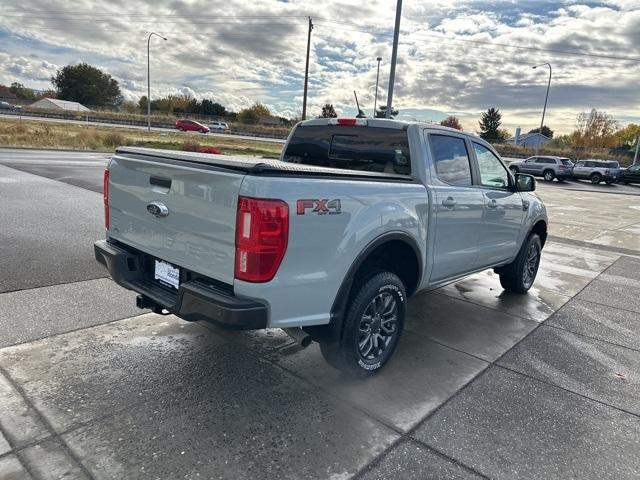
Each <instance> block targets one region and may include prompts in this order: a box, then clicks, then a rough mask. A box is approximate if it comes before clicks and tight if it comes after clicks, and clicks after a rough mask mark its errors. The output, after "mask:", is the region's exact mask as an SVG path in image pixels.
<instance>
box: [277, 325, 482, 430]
mask: <svg viewBox="0 0 640 480" xmlns="http://www.w3.org/2000/svg"><path fill="white" fill-rule="evenodd" d="M277 361H278V364H279V365H281V366H282V367H284V368H286V369H287V370H288V371H290V372H291V373H293V374H294V375H296V376H298V377H301V378H303V379H305V380H306V381H308V382H309V383H312V384H313V385H315V386H317V387H318V388H320V389H321V390H322V391H324V392H326V393H327V394H329V395H331V396H335V397H337V398H340V399H342V400H344V401H346V402H348V403H349V404H350V405H353V406H354V407H356V408H359V409H361V410H363V411H365V412H367V413H368V414H369V415H371V416H373V417H374V418H377V419H379V420H380V421H381V422H384V423H385V424H387V425H390V426H392V427H393V428H395V429H397V430H400V431H403V432H406V431H408V430H409V429H410V428H412V427H413V426H415V425H416V424H417V423H418V422H419V421H420V420H422V419H423V418H424V417H425V416H426V415H428V414H429V413H430V412H432V411H433V410H434V409H435V408H437V407H438V406H440V405H441V404H442V403H443V402H445V401H446V400H447V399H448V398H449V397H451V395H453V394H454V393H455V392H456V391H458V390H459V389H460V388H461V387H462V386H463V385H465V384H466V383H468V382H469V381H471V380H472V379H473V378H474V377H475V376H476V375H477V374H478V373H480V372H481V371H482V370H484V369H485V368H487V366H488V363H487V362H485V361H483V360H480V359H477V358H475V357H472V356H470V355H467V354H465V353H462V352H458V351H456V350H452V349H450V348H448V347H445V346H443V345H440V344H437V343H435V342H432V341H430V340H428V339H426V338H424V337H419V336H417V335H409V334H407V335H404V336H402V337H401V338H400V343H399V344H398V348H397V349H396V351H395V353H394V356H393V358H392V359H391V361H390V362H389V364H388V365H386V366H385V368H384V370H382V371H381V372H379V373H378V374H376V375H374V376H372V377H371V378H367V379H353V378H351V377H347V376H344V375H342V374H340V372H338V371H337V370H334V369H333V368H330V367H327V364H326V362H325V361H324V359H323V358H322V355H321V354H320V349H319V348H318V346H317V345H314V346H312V347H309V348H307V349H305V350H302V351H298V352H295V353H294V354H292V355H282V356H280V357H279V359H278V360H277Z"/></svg>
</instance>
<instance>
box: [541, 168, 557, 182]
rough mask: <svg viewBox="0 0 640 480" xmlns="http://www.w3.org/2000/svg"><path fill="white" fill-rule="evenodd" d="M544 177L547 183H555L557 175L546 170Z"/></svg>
mask: <svg viewBox="0 0 640 480" xmlns="http://www.w3.org/2000/svg"><path fill="white" fill-rule="evenodd" d="M542 176H543V177H544V179H545V181H547V182H553V179H554V178H555V176H556V174H555V173H553V170H545V171H544V173H543V174H542Z"/></svg>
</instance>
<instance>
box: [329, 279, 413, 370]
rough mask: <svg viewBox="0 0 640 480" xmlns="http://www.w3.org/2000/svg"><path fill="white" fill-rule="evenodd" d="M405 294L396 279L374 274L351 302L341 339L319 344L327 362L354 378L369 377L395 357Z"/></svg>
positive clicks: (400, 283)
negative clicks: (392, 356)
mask: <svg viewBox="0 0 640 480" xmlns="http://www.w3.org/2000/svg"><path fill="white" fill-rule="evenodd" d="M405 301H406V294H405V290H404V285H403V283H402V281H401V280H400V278H398V276H397V275H395V274H393V273H390V272H380V273H376V274H372V275H371V276H370V277H369V280H367V281H365V282H364V283H362V284H361V286H360V288H358V289H357V290H356V291H355V295H353V296H352V298H351V299H350V301H349V307H348V308H347V311H346V314H345V318H344V324H343V328H342V331H341V334H340V335H339V338H338V339H334V340H327V341H321V342H320V350H321V352H322V355H323V357H324V358H325V360H326V361H327V362H328V363H329V364H330V365H331V366H333V367H335V368H337V369H339V370H341V371H342V372H344V373H346V374H349V375H353V376H359V377H363V376H367V375H371V374H372V373H374V372H375V371H377V370H379V369H380V368H382V367H383V366H384V365H385V364H386V363H387V362H388V361H389V359H390V358H391V355H393V352H394V350H395V349H396V346H397V344H398V340H399V339H400V334H401V333H402V328H403V326H404V317H405V311H406V307H405Z"/></svg>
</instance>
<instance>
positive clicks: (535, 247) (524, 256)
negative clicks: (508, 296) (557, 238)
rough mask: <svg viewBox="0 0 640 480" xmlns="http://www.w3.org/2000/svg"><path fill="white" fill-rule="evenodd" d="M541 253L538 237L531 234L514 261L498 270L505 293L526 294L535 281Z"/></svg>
mask: <svg viewBox="0 0 640 480" xmlns="http://www.w3.org/2000/svg"><path fill="white" fill-rule="evenodd" d="M541 253H542V243H541V242H540V237H539V236H538V235H537V234H536V233H532V234H531V235H529V238H527V241H526V242H525V243H524V245H522V248H521V249H520V252H519V253H518V256H517V257H516V259H515V260H514V261H513V262H512V263H511V264H509V265H506V266H504V267H502V268H500V269H498V274H499V275H500V285H502V288H504V289H505V290H506V291H507V292H513V293H527V292H528V291H529V289H530V288H531V286H532V285H533V282H534V280H535V279H536V275H537V273H538V267H539V266H540V256H541Z"/></svg>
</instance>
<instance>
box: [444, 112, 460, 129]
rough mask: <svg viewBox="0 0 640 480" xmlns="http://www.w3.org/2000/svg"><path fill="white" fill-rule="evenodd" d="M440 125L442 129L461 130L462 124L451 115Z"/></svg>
mask: <svg viewBox="0 0 640 480" xmlns="http://www.w3.org/2000/svg"><path fill="white" fill-rule="evenodd" d="M440 125H442V126H443V127H449V128H455V129H456V130H462V124H461V123H460V120H458V118H457V117H454V116H453V115H449V116H448V117H447V118H445V119H444V120H442V121H441V122H440Z"/></svg>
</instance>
